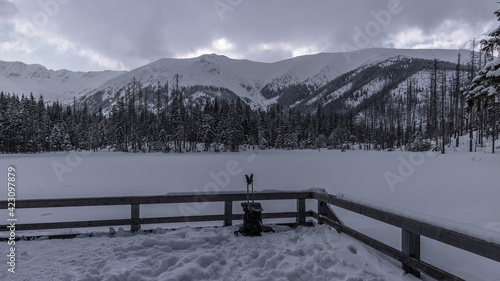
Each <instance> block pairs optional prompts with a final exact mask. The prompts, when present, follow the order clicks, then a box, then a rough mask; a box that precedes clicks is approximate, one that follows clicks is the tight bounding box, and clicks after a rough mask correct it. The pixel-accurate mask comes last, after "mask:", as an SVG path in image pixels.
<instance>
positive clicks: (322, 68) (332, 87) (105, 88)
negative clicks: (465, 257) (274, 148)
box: [0, 49, 469, 112]
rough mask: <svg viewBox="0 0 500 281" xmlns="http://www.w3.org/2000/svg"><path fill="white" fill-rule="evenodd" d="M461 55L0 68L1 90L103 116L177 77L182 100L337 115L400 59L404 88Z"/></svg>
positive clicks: (208, 58) (393, 53)
mask: <svg viewBox="0 0 500 281" xmlns="http://www.w3.org/2000/svg"><path fill="white" fill-rule="evenodd" d="M459 53H460V54H461V55H462V58H467V57H468V55H469V52H468V51H463V50H462V51H458V50H399V49H367V50H360V51H356V52H351V53H321V54H316V55H308V56H301V57H295V58H291V59H287V60H282V61H278V62H275V63H261V62H253V61H249V60H235V59H230V58H228V57H225V56H220V55H215V54H211V55H203V56H200V57H197V58H191V59H160V60H157V61H155V62H152V63H150V64H147V65H145V66H142V67H139V68H136V69H134V70H131V71H128V72H117V71H104V72H87V73H85V72H71V71H67V70H58V71H53V70H47V69H46V68H45V67H43V66H41V65H26V64H23V63H19V62H12V63H11V62H1V61H0V90H1V91H4V92H11V93H12V92H14V93H17V94H23V93H24V94H29V93H30V92H33V94H34V95H35V96H38V95H40V94H43V95H44V97H45V99H46V100H60V101H63V102H64V101H68V102H69V101H72V99H73V97H74V96H76V97H80V98H79V101H80V102H81V103H87V105H89V106H90V108H97V107H99V106H101V107H102V108H103V109H104V110H105V111H108V112H109V109H110V107H111V106H112V105H113V104H115V103H116V102H117V101H118V99H119V98H120V97H123V96H124V95H125V93H126V91H127V90H129V89H134V82H133V81H136V84H135V87H136V90H137V87H138V88H140V89H144V88H148V87H149V88H150V90H153V89H155V88H156V86H157V85H158V84H160V85H161V86H164V85H166V84H167V83H168V85H169V92H171V91H172V89H173V88H174V87H175V85H176V75H178V78H179V79H178V83H179V87H180V88H181V89H182V90H183V96H184V97H185V98H190V99H196V98H207V97H209V98H213V97H215V96H218V97H222V98H227V99H236V98H237V97H239V98H241V99H243V101H245V102H246V103H247V104H249V105H251V106H252V107H253V108H266V107H267V106H268V105H270V104H273V103H279V104H280V105H282V106H284V107H285V108H287V107H295V108H298V109H300V110H302V111H310V110H314V109H315V108H316V106H317V103H318V102H319V101H321V102H322V103H323V104H325V105H327V107H330V108H337V107H338V105H339V104H343V105H346V104H350V105H351V106H355V105H358V104H359V103H361V102H362V101H360V100H354V99H352V97H351V95H356V93H358V92H363V93H364V92H367V91H368V92H370V93H371V94H376V93H378V92H380V91H381V90H387V88H384V87H383V86H384V85H385V84H387V83H388V80H390V79H392V78H391V75H390V74H387V73H385V74H383V73H384V71H385V72H391V71H400V70H396V68H394V67H393V65H394V64H395V62H398V61H399V63H400V62H401V61H405V60H406V67H407V69H409V70H411V71H407V72H405V73H403V75H402V76H401V75H400V76H401V77H399V78H398V81H403V80H404V78H405V76H406V77H409V76H411V75H413V74H415V71H420V70H424V68H419V69H414V68H415V67H416V66H415V65H414V64H415V63H416V62H419V64H420V65H423V64H425V63H423V62H421V61H418V60H428V62H429V61H431V60H434V59H438V60H440V61H445V62H452V63H454V62H456V61H457V56H458V54H459ZM412 60H413V61H412ZM411 65H413V66H411ZM417 68H418V67H417ZM403 70H404V69H403ZM383 76H384V77H383ZM342 79H343V80H345V81H342ZM346 81H347V82H346ZM353 81H354V82H356V83H354V86H355V87H354V88H352V87H353V84H349V83H352V82H353ZM344 82H345V83H344ZM391 84H394V85H393V86H394V88H398V87H399V86H398V85H397V83H391ZM358 88H359V89H358ZM132 91H133V90H132ZM164 94H165V93H164ZM371 94H370V95H371ZM358 96H359V95H358ZM150 98H151V100H150V101H147V102H148V103H150V104H151V106H154V104H155V102H156V101H155V100H154V99H153V98H152V97H151V96H150ZM349 99H351V100H349ZM328 104H330V105H328ZM335 104H336V105H335Z"/></svg>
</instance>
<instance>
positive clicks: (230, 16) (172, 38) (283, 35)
mask: <svg viewBox="0 0 500 281" xmlns="http://www.w3.org/2000/svg"><path fill="white" fill-rule="evenodd" d="M54 1H56V0H54ZM19 3H22V5H18V6H19V7H20V9H21V6H22V7H23V9H24V10H26V11H28V12H27V13H28V18H30V16H31V15H32V14H33V13H35V12H37V11H42V12H43V11H44V10H43V8H42V7H40V6H39V4H37V3H38V1H31V0H19ZM4 7H10V8H4ZM391 7H392V8H397V9H396V10H398V11H400V12H398V13H389V14H390V19H388V18H383V19H384V20H387V21H386V22H379V21H377V18H376V16H374V15H387V13H388V11H390V10H391ZM15 8H16V6H15V5H14V4H12V3H11V2H7V1H6V0H0V16H1V15H3V14H5V13H6V12H4V11H7V9H11V10H9V11H10V12H9V13H13V12H15V11H17V9H15ZM497 8H498V4H496V3H494V1H489V0H479V1H478V0H475V1H470V0H440V1H433V0H422V1H420V0H419V1H416V0H359V1H337V0H336V1H332V0H315V1H301V0H273V1H267V0H239V1H238V0H231V1H229V0H198V1H195V0H192V1H185V0H172V1H162V0H151V1H147V2H145V1H135V0H122V1H99V2H95V1H84V0H72V1H68V3H67V4H61V5H60V7H59V9H58V12H57V14H55V15H53V16H50V17H49V20H50V24H48V25H47V26H45V27H44V28H46V29H47V30H49V31H50V32H52V33H55V34H57V35H58V36H60V37H62V38H64V39H66V40H68V41H69V42H72V43H73V44H75V45H77V46H78V47H79V48H82V49H85V50H87V49H88V50H92V52H94V53H98V54H100V55H102V56H103V57H106V58H109V60H111V61H116V62H120V63H121V65H123V66H125V67H126V68H129V69H131V68H134V67H137V66H139V65H140V64H144V63H147V62H151V61H154V60H157V59H159V58H163V57H178V56H186V55H189V54H197V53H199V52H202V51H204V50H207V51H211V52H218V53H222V54H226V55H228V56H230V57H239V58H247V59H251V60H258V61H277V60H281V59H284V58H288V57H290V56H292V55H294V54H295V55H296V54H301V53H302V52H306V53H307V52H316V51H318V52H337V51H342V50H343V49H342V46H345V45H346V44H347V45H349V46H354V47H356V48H357V47H359V46H357V45H356V41H355V39H356V36H358V37H359V34H357V32H359V31H361V32H363V33H365V34H366V33H367V32H368V33H369V32H371V33H372V34H369V35H370V36H368V37H369V42H367V44H364V45H363V46H362V47H388V46H395V47H398V46H399V45H398V44H401V43H398V42H394V41H393V37H394V35H395V34H400V33H404V32H405V31H406V30H408V29H410V28H418V29H419V30H421V31H422V32H423V34H424V35H425V34H434V32H436V31H437V30H441V31H442V29H443V28H447V29H449V31H450V33H451V32H453V31H454V30H456V29H462V28H464V27H467V28H469V29H473V30H476V29H477V30H478V32H479V31H480V30H481V28H483V27H484V26H485V25H487V24H488V23H491V21H494V20H495V18H494V16H493V12H494V10H495V9H497ZM12 9H15V10H12ZM21 12H22V11H21ZM379 20H380V18H379ZM447 21H448V25H447V26H446V27H443V23H445V22H447ZM449 22H452V23H453V24H451V25H450V24H449ZM374 24H375V25H376V24H379V27H380V29H377V26H375V25H374ZM382 25H383V26H382ZM454 25H456V26H454ZM367 30H368V31H367ZM445 33H446V32H445ZM477 35H478V36H479V35H480V34H477ZM467 36H468V35H467ZM472 36H474V35H472ZM222 38H223V39H225V40H226V42H227V43H228V44H229V45H228V47H227V49H217V48H216V46H214V42H215V41H216V40H219V39H222ZM417 39H418V38H417ZM417 39H416V40H417ZM470 39H472V38H468V39H464V40H470ZM425 40H429V39H428V38H426V39H425ZM443 40H444V38H443ZM343 44H344V45H343ZM412 44H413V43H412ZM460 44H462V45H463V43H461V42H457V46H461V45H460ZM358 45H359V44H358ZM406 47H411V46H406ZM68 67H70V66H68Z"/></svg>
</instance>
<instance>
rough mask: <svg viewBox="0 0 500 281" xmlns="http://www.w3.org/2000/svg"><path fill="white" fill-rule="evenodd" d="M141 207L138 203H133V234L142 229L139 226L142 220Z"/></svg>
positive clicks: (131, 227) (131, 211) (131, 225)
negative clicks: (140, 219)
mask: <svg viewBox="0 0 500 281" xmlns="http://www.w3.org/2000/svg"><path fill="white" fill-rule="evenodd" d="M140 207H141V205H139V204H138V203H132V205H131V209H130V213H131V223H130V230H131V231H132V232H136V231H138V230H139V229H141V225H140V224H139V218H140V210H141V209H140Z"/></svg>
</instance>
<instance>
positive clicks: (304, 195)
mask: <svg viewBox="0 0 500 281" xmlns="http://www.w3.org/2000/svg"><path fill="white" fill-rule="evenodd" d="M245 200H246V194H244V193H224V194H222V193H217V194H216V193H213V194H202V195H200V194H194V193H193V194H174V195H166V196H140V197H139V196H136V197H107V198H78V199H43V200H22V201H16V209H23V208H59V207H88V206H111V205H113V206H116V205H130V218H129V219H113V220H92V221H71V222H52V223H33V224H16V231H22V230H42V229H61V228H79V227H102V226H118V225H130V228H131V231H138V230H139V229H141V225H146V224H168V223H179V222H208V221H221V222H223V225H224V226H231V225H232V222H233V220H242V219H243V214H233V202H243V201H245ZM255 200H259V201H262V200H296V202H297V203H296V205H297V206H296V211H294V212H279V213H266V212H264V213H263V218H264V219H275V218H295V221H296V224H307V221H306V219H307V217H312V218H315V219H316V220H317V221H318V223H323V224H328V225H330V226H331V227H333V228H335V229H336V230H337V231H338V232H339V233H344V234H346V235H349V236H351V237H353V238H354V239H356V240H359V241H361V242H363V243H365V244H366V245H368V246H370V247H372V248H374V249H376V250H378V251H380V252H382V253H384V254H386V255H388V256H389V257H392V258H394V259H396V260H398V261H400V262H401V263H402V264H403V269H404V270H405V271H406V272H409V273H411V274H413V275H415V276H420V272H423V273H425V274H427V275H429V276H431V277H433V278H435V279H438V280H462V279H461V278H459V277H457V276H455V275H453V274H451V273H448V272H446V271H444V270H442V269H439V268H437V267H436V266H434V265H431V264H428V263H426V262H424V261H422V260H421V259H420V236H425V237H428V238H430V239H433V240H436V241H439V242H442V243H445V244H448V245H451V246H453V247H456V248H459V249H463V250H465V251H468V252H471V253H474V254H477V255H480V256H483V257H485V258H488V259H491V260H494V261H497V262H500V245H499V244H496V243H492V242H488V241H485V240H482V239H480V238H478V237H473V236H470V235H467V234H464V233H459V232H456V231H452V230H448V229H446V228H443V227H440V226H438V225H433V224H430V223H426V222H423V221H418V220H415V219H412V218H407V217H404V216H401V215H398V214H395V213H391V212H387V211H384V210H379V209H377V208H374V207H370V206H365V205H363V204H360V203H355V202H352V201H348V200H345V199H342V198H339V197H337V196H334V195H330V194H325V193H318V192H314V191H296V192H261V193H256V194H255ZM306 200H316V201H317V206H318V207H317V211H311V210H309V211H306ZM193 202H224V214H220V215H199V216H174V217H173V216H169V217H152V218H141V214H140V205H146V204H179V203H193ZM329 205H334V206H337V207H340V208H343V209H346V210H349V211H352V212H355V213H358V214H361V215H363V216H366V217H369V218H372V219H375V220H378V221H381V222H384V223H387V224H390V225H393V226H395V227H398V228H400V229H401V240H402V247H401V248H402V250H401V251H400V250H398V249H395V248H392V247H390V246H388V245H386V244H384V243H382V242H380V241H378V240H376V239H374V238H371V237H369V236H367V235H364V234H362V233H360V232H358V231H356V230H354V229H352V228H350V227H348V226H346V225H345V224H343V223H342V221H341V220H340V219H339V218H338V217H337V215H336V214H335V212H334V211H333V210H332V209H331V208H330V206H329ZM2 208H3V209H7V201H0V209H2ZM0 231H9V229H8V228H7V226H6V225H2V226H0Z"/></svg>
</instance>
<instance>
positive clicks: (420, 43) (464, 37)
mask: <svg viewBox="0 0 500 281" xmlns="http://www.w3.org/2000/svg"><path fill="white" fill-rule="evenodd" d="M496 25H497V22H496V21H490V22H489V23H488V24H487V25H485V26H484V27H483V28H482V32H481V34H477V30H478V27H475V26H471V25H470V24H469V23H466V22H460V21H458V20H445V21H443V22H442V24H441V25H440V26H439V27H437V28H436V29H434V30H432V33H430V32H425V31H424V30H422V29H421V28H419V27H410V28H408V29H405V30H402V31H400V32H398V33H397V34H395V35H393V36H389V40H388V41H389V42H392V46H394V48H401V49H470V48H471V47H472V42H473V40H474V38H475V39H476V44H478V42H479V40H480V39H482V38H485V37H487V35H488V33H489V32H490V31H491V30H493V29H494V28H495V27H496ZM476 47H477V46H476Z"/></svg>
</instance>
